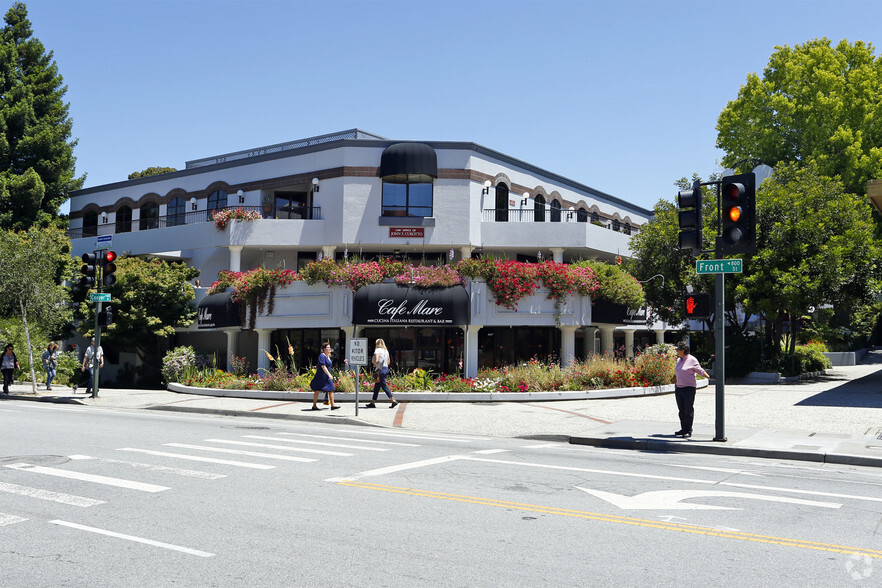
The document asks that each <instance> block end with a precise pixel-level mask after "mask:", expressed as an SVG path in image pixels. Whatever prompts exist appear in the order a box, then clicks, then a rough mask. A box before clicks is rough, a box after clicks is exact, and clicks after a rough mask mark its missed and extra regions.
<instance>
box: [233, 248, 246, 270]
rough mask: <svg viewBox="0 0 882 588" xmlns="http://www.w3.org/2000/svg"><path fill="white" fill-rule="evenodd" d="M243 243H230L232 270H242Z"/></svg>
mask: <svg viewBox="0 0 882 588" xmlns="http://www.w3.org/2000/svg"><path fill="white" fill-rule="evenodd" d="M242 249H243V246H242V245H230V271H231V272H241V271H242Z"/></svg>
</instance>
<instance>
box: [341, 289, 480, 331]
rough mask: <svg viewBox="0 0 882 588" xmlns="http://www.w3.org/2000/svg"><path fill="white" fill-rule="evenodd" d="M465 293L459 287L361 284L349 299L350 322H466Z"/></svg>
mask: <svg viewBox="0 0 882 588" xmlns="http://www.w3.org/2000/svg"><path fill="white" fill-rule="evenodd" d="M470 317H471V315H470V313H469V295H468V293H467V292H466V291H465V288H463V287H462V286H454V287H452V288H416V287H410V286H399V285H398V284H391V283H389V284H371V285H369V286H362V287H361V288H359V290H358V292H356V293H355V296H353V298H352V324H354V325H427V326H428V325H467V324H469V322H470Z"/></svg>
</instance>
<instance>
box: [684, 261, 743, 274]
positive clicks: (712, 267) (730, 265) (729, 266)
mask: <svg viewBox="0 0 882 588" xmlns="http://www.w3.org/2000/svg"><path fill="white" fill-rule="evenodd" d="M741 268H742V263H741V260H740V259H701V260H699V261H696V262H695V272H696V273H699V274H740V273H741Z"/></svg>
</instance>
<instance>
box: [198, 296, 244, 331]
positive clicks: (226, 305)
mask: <svg viewBox="0 0 882 588" xmlns="http://www.w3.org/2000/svg"><path fill="white" fill-rule="evenodd" d="M233 294H234V292H218V293H217V294H209V295H208V296H206V297H205V298H203V299H202V300H201V301H200V302H199V307H198V308H197V319H196V328H198V329H217V328H220V327H240V326H242V319H241V315H240V314H239V303H238V302H237V301H235V300H233Z"/></svg>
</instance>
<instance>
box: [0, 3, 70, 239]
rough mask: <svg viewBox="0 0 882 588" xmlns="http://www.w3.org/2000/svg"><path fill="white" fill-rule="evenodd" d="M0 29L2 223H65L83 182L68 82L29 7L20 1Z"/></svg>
mask: <svg viewBox="0 0 882 588" xmlns="http://www.w3.org/2000/svg"><path fill="white" fill-rule="evenodd" d="M4 20H5V22H6V25H5V26H4V27H3V29H2V30H0V228H7V229H15V230H20V229H27V228H29V227H31V226H34V225H40V226H47V225H49V224H57V225H59V226H61V225H62V224H63V222H64V221H63V220H62V219H60V218H59V216H58V210H59V207H60V206H61V205H62V204H63V203H64V201H65V200H67V199H68V197H69V195H70V192H72V191H73V190H78V189H79V188H81V187H82V185H83V181H84V180H85V176H82V177H79V178H77V177H75V163H76V158H74V155H73V150H74V146H75V145H76V141H75V140H72V139H71V130H72V126H73V121H72V120H71V118H70V116H69V115H68V104H66V103H65V102H64V101H63V98H64V94H65V93H66V92H67V86H65V85H64V84H63V79H62V77H61V75H60V74H59V73H58V66H57V65H56V64H55V61H54V60H53V58H52V55H53V54H52V52H51V51H49V52H47V51H46V50H45V48H44V47H43V44H42V43H41V42H40V41H39V40H37V39H35V38H33V37H32V35H33V31H32V30H31V23H30V21H29V20H28V18H27V8H26V7H25V5H24V4H23V3H21V2H16V3H15V4H13V5H12V8H10V9H9V11H8V12H7V13H6V16H5V18H4Z"/></svg>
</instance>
